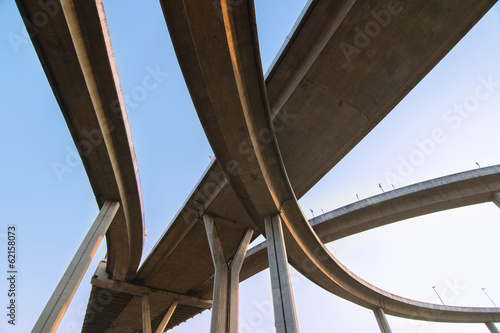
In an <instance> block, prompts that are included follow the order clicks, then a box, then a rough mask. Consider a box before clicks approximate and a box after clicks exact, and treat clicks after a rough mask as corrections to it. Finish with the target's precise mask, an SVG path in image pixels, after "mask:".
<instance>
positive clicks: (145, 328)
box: [142, 294, 152, 333]
mask: <svg viewBox="0 0 500 333" xmlns="http://www.w3.org/2000/svg"><path fill="white" fill-rule="evenodd" d="M142 332H143V333H152V332H151V310H150V307H149V295H148V294H144V295H142Z"/></svg>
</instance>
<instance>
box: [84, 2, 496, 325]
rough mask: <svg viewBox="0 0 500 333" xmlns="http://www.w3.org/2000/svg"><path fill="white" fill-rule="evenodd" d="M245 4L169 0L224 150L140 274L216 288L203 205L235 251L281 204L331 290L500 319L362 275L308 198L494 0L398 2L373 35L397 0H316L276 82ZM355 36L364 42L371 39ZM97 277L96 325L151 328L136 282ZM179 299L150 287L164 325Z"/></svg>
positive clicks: (433, 311) (159, 283) (461, 316)
mask: <svg viewBox="0 0 500 333" xmlns="http://www.w3.org/2000/svg"><path fill="white" fill-rule="evenodd" d="M245 4H246V2H243V5H242V6H234V7H229V8H226V10H222V13H223V14H224V15H223V18H224V20H225V21H224V22H222V21H221V19H220V17H219V15H218V14H220V13H217V10H216V9H214V6H213V3H212V2H210V1H207V2H203V1H201V2H199V3H196V4H195V3H193V2H185V3H183V2H182V1H164V2H162V8H163V11H164V15H165V19H166V21H167V25H168V28H169V31H170V34H171V37H172V42H173V44H174V47H175V50H176V54H177V56H178V59H179V63H180V66H181V69H182V71H183V74H184V77H185V79H186V82H187V85H188V88H189V90H190V93H191V97H192V99H193V103H194V105H195V107H196V109H197V112H198V115H199V117H200V120H201V123H202V125H203V127H204V130H205V132H206V133H207V137H208V138H209V141H210V143H211V145H212V148H213V150H214V152H215V154H216V156H217V161H216V162H214V163H213V164H212V165H211V166H210V167H209V169H208V170H207V172H206V173H205V175H204V176H203V177H202V179H201V180H200V182H199V184H198V185H197V186H196V188H195V190H194V191H193V193H192V195H191V196H190V197H189V198H188V200H187V201H186V203H185V205H184V207H183V208H182V209H181V210H180V212H179V213H178V215H177V216H176V217H175V218H174V220H173V222H172V224H171V225H170V227H169V228H168V230H167V231H166V232H165V234H164V235H163V236H162V238H161V240H160V241H159V242H158V243H157V244H156V246H155V248H154V250H153V252H152V253H151V254H150V255H149V257H148V258H147V259H146V261H145V262H144V264H143V265H142V266H141V268H140V269H139V271H138V273H137V277H136V279H135V280H133V281H131V283H132V284H138V285H141V286H143V287H146V288H150V289H149V290H150V291H151V293H152V295H154V292H155V291H158V292H159V291H162V290H168V291H170V292H175V293H179V294H182V295H189V296H193V297H198V298H199V299H200V300H203V299H211V298H212V293H213V278H214V277H213V274H214V268H213V264H212V260H211V254H210V249H209V244H208V242H207V240H206V232H205V227H204V225H203V223H202V222H201V219H202V217H204V216H207V215H208V216H211V217H213V218H214V220H215V223H216V225H217V230H218V233H219V237H220V241H221V246H222V249H223V252H224V254H225V257H226V259H227V260H228V261H230V260H231V258H233V256H234V254H235V252H236V250H237V247H238V244H239V243H240V240H241V239H242V238H243V235H244V234H245V232H246V230H247V229H248V228H250V229H254V230H257V233H259V232H260V233H263V234H265V232H266V231H265V225H264V220H265V218H266V216H272V215H275V214H278V213H279V214H280V216H281V219H282V220H283V221H284V223H283V228H284V233H285V242H286V246H287V251H288V258H289V260H290V263H291V264H292V265H293V266H294V267H295V268H297V269H298V270H299V271H300V272H302V273H303V274H304V275H305V276H307V277H308V278H309V279H311V280H312V281H314V282H315V283H317V284H318V285H320V286H322V287H323V288H325V289H326V290H328V291H330V292H333V293H335V294H337V295H339V296H341V297H344V298H346V299H348V300H351V301H353V302H355V303H357V304H359V305H362V306H365V307H368V308H371V309H375V308H380V307H382V308H383V309H384V311H385V312H386V313H388V314H393V315H397V316H402V317H407V318H415V319H423V320H436V321H453V322H464V321H465V322H486V321H497V320H499V318H500V312H499V310H498V309H489V308H484V309H472V308H459V307H444V306H439V305H434V304H425V303H421V302H415V301H412V300H408V299H404V298H401V297H398V296H395V295H392V294H389V293H387V292H384V291H382V290H380V289H377V288H376V287H373V286H371V285H369V284H368V283H366V282H364V281H362V280H360V279H359V278H358V277H356V276H354V275H353V274H352V273H350V272H349V271H347V270H346V269H345V268H344V267H343V266H342V265H341V264H340V263H338V262H337V261H336V260H335V258H333V257H332V256H331V254H330V253H329V252H328V251H327V250H326V249H325V248H324V246H323V245H322V243H321V241H320V240H319V239H318V238H317V236H316V235H315V234H314V232H313V231H312V229H311V227H310V225H309V224H308V223H307V221H306V219H305V218H304V216H303V214H302V212H301V211H300V208H299V207H298V205H297V203H296V200H295V198H300V197H301V196H302V195H303V194H304V193H305V192H307V190H308V189H310V188H311V187H312V186H313V185H314V184H315V183H316V182H317V181H318V180H319V179H320V178H321V177H322V176H323V175H324V174H325V173H326V172H327V171H328V170H330V169H331V168H332V167H333V166H334V165H335V164H336V163H337V162H338V161H339V160H340V159H341V158H342V157H343V156H345V154H347V153H348V151H349V150H350V149H352V147H354V146H355V145H356V144H357V143H358V142H359V140H361V139H362V138H363V137H364V136H365V135H366V134H367V133H368V132H369V131H370V130H371V129H372V128H373V127H374V126H375V125H376V124H377V123H378V122H379V121H380V120H381V119H382V118H383V117H384V116H385V115H386V114H387V113H388V112H390V111H391V110H392V109H393V107H394V106H395V105H396V104H397V103H398V102H399V101H400V100H401V99H402V98H403V97H404V96H405V95H406V94H407V93H408V91H410V90H411V89H412V88H413V87H414V86H415V85H416V84H417V83H418V81H419V80H420V79H421V78H422V77H423V76H425V74H426V73H428V71H429V70H430V69H432V67H434V66H435V64H436V63H437V62H438V61H439V60H440V59H441V58H442V57H443V56H444V55H445V54H446V53H447V52H448V51H449V50H450V49H451V48H452V47H453V45H455V44H456V43H457V42H458V40H459V39H460V38H461V37H462V36H463V35H464V34H465V33H466V32H467V31H468V30H469V29H470V28H471V27H472V26H473V24H474V23H475V22H477V20H478V19H479V18H480V17H481V16H482V15H483V14H484V13H485V12H486V11H487V9H488V8H490V6H492V5H493V2H489V1H485V2H476V1H474V2H463V3H461V4H460V6H457V4H456V3H455V2H440V3H439V4H436V3H429V2H423V1H422V2H419V1H412V2H411V3H408V4H406V5H405V6H407V7H405V8H403V9H402V10H401V8H399V9H397V10H396V9H394V8H391V9H390V10H392V12H391V13H393V14H390V21H391V22H390V25H387V26H386V27H381V29H380V31H378V34H377V35H376V36H374V35H373V34H372V37H369V42H366V41H365V42H366V43H365V44H362V43H360V42H359V39H358V38H360V37H357V36H358V34H359V32H358V31H359V29H363V28H364V27H366V26H368V23H370V22H375V19H374V18H373V16H371V15H370V11H371V10H374V11H375V12H380V11H381V10H385V11H389V9H388V8H387V7H386V4H380V3H378V2H375V1H372V2H353V1H350V2H346V1H344V2H334V3H333V2H328V1H324V2H323V1H313V2H312V3H311V6H310V7H309V8H308V10H307V11H306V13H305V14H304V16H303V19H302V20H301V22H300V23H299V24H298V26H297V30H296V31H295V33H294V35H293V36H292V38H291V41H290V43H289V44H288V45H287V47H285V49H284V50H283V52H282V54H281V56H280V58H279V59H278V60H277V61H276V63H275V66H274V67H273V69H272V70H271V72H270V74H269V76H268V77H267V79H266V81H265V83H264V80H263V78H262V69H261V68H260V59H259V54H258V44H257V38H256V33H255V30H254V27H255V21H254V17H253V10H252V8H251V6H250V7H247V6H246V5H245ZM222 8H224V4H222ZM395 13H397V14H395ZM216 15H217V16H216ZM207 17H208V18H207ZM437 18H439V24H436V20H437ZM223 23H225V24H226V25H225V26H224V24H223ZM225 27H226V29H229V30H225ZM356 28H358V29H356ZM357 42H358V43H357ZM343 43H345V44H343ZM347 44H349V45H350V46H352V47H353V48H354V47H356V45H357V50H354V49H353V48H349V46H346V45H347ZM349 50H350V51H351V52H349ZM358 51H359V52H358ZM368 51H369V52H368ZM235 73H237V74H235ZM271 120H272V124H271ZM277 143H279V147H278V145H277ZM285 167H286V171H285ZM288 180H289V182H288ZM255 234H256V233H255ZM318 258H322V260H318ZM264 261H265V260H264ZM261 263H262V261H261ZM245 267H246V264H244V268H243V269H242V273H241V275H242V277H244V275H245ZM96 275H97V276H98V277H97V278H95V279H93V284H94V285H95V286H96V287H95V288H94V290H93V294H92V295H91V300H90V303H89V311H88V313H89V315H90V316H91V317H94V318H92V319H93V320H90V319H89V320H86V321H85V323H84V331H88V332H90V331H99V330H100V331H104V330H106V329H109V330H108V331H110V332H111V331H114V330H115V331H120V329H121V328H125V327H129V328H130V327H135V328H136V329H137V330H140V317H141V313H140V312H141V299H140V298H139V297H135V296H134V294H132V293H130V294H129V295H128V296H126V295H125V294H126V293H123V292H120V288H122V290H123V288H126V287H125V286H124V285H123V284H114V285H113V283H111V282H110V281H109V280H108V279H106V277H103V278H101V275H100V274H98V272H97V274H96ZM103 288H108V289H109V290H115V294H114V295H118V296H117V297H114V298H113V299H112V300H111V303H110V304H109V305H103V307H104V310H103V311H101V312H99V313H96V312H95V311H92V308H93V307H94V306H95V307H99V306H101V304H99V302H98V299H97V296H98V294H99V292H102V291H103V290H106V289H103ZM137 295H138V294H136V296H137ZM115 298H116V299H118V300H119V301H117V303H114V299H115ZM174 301H177V300H175V299H174V298H171V299H170V300H169V299H168V298H165V297H163V298H162V297H154V299H153V298H151V299H150V303H149V304H150V311H151V318H152V320H153V329H154V328H155V327H156V326H157V325H158V323H159V322H160V320H161V319H162V317H163V315H164V314H165V313H166V312H167V309H168V308H169V307H170V305H171V303H172V302H174ZM181 303H182V302H179V304H181ZM118 307H121V308H120V310H119V311H116V309H117V308H118ZM108 308H109V309H111V308H113V309H114V310H115V311H116V312H115V313H111V312H110V311H109V312H108V310H107V309H108ZM178 311H179V312H178ZM190 311H191V313H189V312H190ZM201 311H203V308H201V307H199V308H196V307H191V308H188V307H186V306H184V307H182V308H179V306H178V307H177V310H175V311H174V316H173V317H172V319H171V320H170V322H169V323H168V325H167V329H168V328H171V327H173V326H175V325H177V324H178V323H179V322H181V321H183V320H186V319H187V318H189V317H190V316H191V315H194V314H196V313H198V312H201ZM176 312H178V316H176ZM98 320H101V321H98ZM101 325H102V326H101Z"/></svg>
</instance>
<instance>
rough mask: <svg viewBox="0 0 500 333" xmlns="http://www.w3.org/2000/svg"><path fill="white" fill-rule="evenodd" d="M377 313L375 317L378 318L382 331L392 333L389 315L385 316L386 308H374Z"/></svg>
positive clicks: (382, 332)
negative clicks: (388, 319)
mask: <svg viewBox="0 0 500 333" xmlns="http://www.w3.org/2000/svg"><path fill="white" fill-rule="evenodd" d="M373 313H375V318H377V323H378V327H380V332H381V333H392V330H391V327H390V326H389V322H388V321H387V317H386V316H385V313H384V310H382V308H376V309H375V310H373Z"/></svg>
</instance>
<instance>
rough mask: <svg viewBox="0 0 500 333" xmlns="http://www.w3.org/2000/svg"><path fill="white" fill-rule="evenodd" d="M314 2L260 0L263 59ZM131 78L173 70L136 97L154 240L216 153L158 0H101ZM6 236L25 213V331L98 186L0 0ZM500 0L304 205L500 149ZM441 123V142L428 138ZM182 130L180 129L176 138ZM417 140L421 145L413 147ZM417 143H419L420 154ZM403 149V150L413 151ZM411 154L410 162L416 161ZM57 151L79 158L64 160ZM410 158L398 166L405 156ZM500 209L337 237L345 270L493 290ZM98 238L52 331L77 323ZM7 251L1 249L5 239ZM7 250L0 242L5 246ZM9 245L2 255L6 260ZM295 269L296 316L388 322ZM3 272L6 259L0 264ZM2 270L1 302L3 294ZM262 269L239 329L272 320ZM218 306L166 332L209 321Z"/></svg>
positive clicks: (266, 325) (490, 156)
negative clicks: (475, 102)
mask: <svg viewBox="0 0 500 333" xmlns="http://www.w3.org/2000/svg"><path fill="white" fill-rule="evenodd" d="M304 4H305V1H304V0H301V1H291V0H288V1H285V0H274V1H264V0H257V1H256V10H257V19H258V29H259V38H260V43H261V52H262V62H263V68H264V69H267V68H268V67H269V65H270V64H271V62H272V60H273V58H274V57H275V55H276V53H277V52H278V50H279V49H280V47H281V45H282V43H283V41H284V40H285V38H286V36H287V35H288V33H289V32H290V29H291V28H292V26H293V24H294V22H295V20H296V19H297V17H298V15H299V13H300V12H301V10H302V8H303V6H304ZM105 10H106V15H107V19H108V25H109V29H110V34H111V39H112V43H113V49H114V53H115V58H116V62H117V67H118V72H119V75H120V81H121V85H122V90H123V92H124V94H125V95H131V93H132V92H133V91H134V88H135V87H137V86H138V85H139V86H140V85H141V84H142V79H143V78H144V76H145V75H146V74H147V71H148V68H157V67H158V66H159V68H160V69H161V70H162V71H164V72H168V76H166V77H165V78H164V79H163V80H162V81H161V82H159V84H158V86H157V88H156V89H154V90H152V91H148V94H147V96H146V97H145V98H144V99H140V100H139V99H137V98H136V99H134V98H133V96H131V97H132V98H131V102H130V103H129V105H127V111H128V116H129V120H130V127H131V131H132V137H133V141H134V145H135V151H136V155H137V161H138V165H139V172H140V176H141V183H142V191H143V196H144V206H145V216H146V225H147V226H148V239H147V243H148V246H153V245H154V244H155V243H156V241H157V240H158V237H159V236H160V235H161V234H162V233H163V231H164V230H165V228H166V227H167V226H168V224H169V223H170V221H171V219H172V218H173V216H174V215H175V213H176V212H177V210H178V209H179V207H180V205H181V204H182V202H183V201H184V200H185V198H186V197H187V195H188V194H189V192H190V191H191V189H192V187H193V186H194V185H195V183H196V181H197V180H198V179H199V177H200V176H201V175H202V172H203V171H204V170H205V168H206V167H207V165H208V164H209V162H210V159H209V155H212V152H211V149H210V147H209V145H208V142H207V140H206V138H205V135H204V133H203V131H202V129H201V126H200V124H199V121H198V118H197V116H196V112H195V110H194V108H193V105H192V103H191V100H190V98H189V94H188V92H187V89H186V86H185V83H184V80H183V78H182V75H181V73H180V70H179V67H178V64H177V60H176V58H175V55H174V52H173V49H172V46H171V42H170V38H169V35H168V31H167V28H166V25H165V21H164V18H163V15H162V13H161V9H160V6H159V2H158V1H151V2H139V1H135V2H132V1H128V2H117V1H115V2H112V1H107V2H105ZM0 15H1V19H0V50H1V53H0V57H1V59H0V75H1V76H0V96H1V100H2V112H0V151H1V153H2V160H1V161H2V163H1V164H0V175H1V191H0V202H1V206H0V207H1V209H0V249H2V251H6V250H5V246H6V243H5V234H6V230H7V226H9V225H12V224H14V225H16V226H17V227H18V233H19V236H18V251H19V252H18V254H19V259H18V270H19V281H18V289H19V297H18V305H19V308H18V325H17V326H16V327H15V328H14V329H13V328H12V327H11V326H8V325H7V323H6V318H5V316H4V315H3V314H2V315H1V316H0V318H3V319H2V320H0V332H27V331H30V330H31V328H32V326H33V324H34V323H35V321H36V319H37V318H38V315H39V314H40V313H41V311H42V309H43V307H44V306H45V304H46V302H47V300H48V299H49V297H50V295H51V293H52V291H53V290H54V288H55V286H56V285H57V283H58V281H59V279H60V277H61V276H62V274H63V272H64V271H65V269H66V267H67V265H68V264H69V262H70V260H71V258H72V256H73V254H74V253H75V251H76V249H77V248H78V246H79V244H80V242H81V240H82V239H83V237H84V235H85V234H86V232H87V230H88V228H89V226H90V225H91V223H92V222H93V220H94V218H95V216H96V215H97V213H98V210H97V205H96V202H95V199H94V197H93V193H92V189H91V187H90V184H89V182H88V178H87V176H86V174H85V171H84V169H83V166H82V164H81V161H80V160H79V158H77V157H75V153H76V149H75V147H74V144H73V141H72V139H71V137H70V134H69V131H68V128H67V126H66V124H65V122H64V119H63V117H62V114H61V112H60V110H59V107H58V105H57V103H56V101H55V98H54V96H53V93H52V91H51V89H50V86H49V85H48V83H47V79H46V77H45V75H44V73H43V70H42V67H41V65H40V63H39V60H38V58H37V56H36V54H35V52H34V49H33V46H32V44H31V42H30V41H29V40H28V39H27V38H26V30H25V28H24V25H23V23H22V20H21V17H20V15H19V12H18V10H17V8H16V6H15V5H14V4H13V1H0ZM498 36H500V8H499V7H498V5H497V6H495V7H494V8H493V9H492V10H491V11H490V12H489V13H488V14H487V15H486V16H485V17H484V18H483V20H482V21H481V22H480V23H479V24H478V25H477V26H476V27H475V28H474V29H473V30H472V31H471V32H470V33H469V34H468V35H467V36H466V37H465V38H464V39H463V41H462V42H461V43H460V44H459V45H457V46H456V47H455V48H454V49H453V50H452V52H451V53H450V54H449V55H448V56H447V57H446V58H445V59H444V60H443V61H442V62H441V63H440V64H439V65H438V66H437V67H436V68H435V69H434V70H433V71H432V72H431V73H430V74H429V75H428V76H427V77H426V78H425V79H424V80H423V81H422V82H421V84H419V85H418V86H417V88H416V89H415V90H414V91H412V92H411V93H410V94H409V95H408V97H407V98H405V100H404V101H402V102H401V103H400V104H399V105H398V106H397V108H396V109H395V110H394V111H393V112H392V113H391V114H390V115H389V116H388V117H386V119H384V120H383V121H382V123H381V124H380V125H379V126H377V128H375V129H374V130H373V131H372V132H371V133H370V134H369V135H368V136H367V137H366V139H364V140H363V141H362V142H361V143H360V144H359V145H358V146H357V147H356V148H355V149H354V150H353V151H352V152H351V153H350V154H349V155H348V156H347V157H346V158H345V159H344V160H342V161H341V162H340V163H339V164H338V165H337V166H336V167H335V168H334V169H333V170H332V171H331V172H330V173H329V174H328V175H327V176H325V177H324V178H323V179H322V180H321V181H320V182H319V183H318V184H317V185H316V186H315V187H314V188H313V189H312V190H311V191H310V192H309V193H308V194H307V195H306V196H305V197H304V198H302V199H301V205H302V207H303V210H304V211H305V212H306V214H307V215H308V216H309V217H310V216H311V213H310V209H312V210H313V211H314V213H315V215H317V214H319V213H321V210H324V211H325V212H327V211H329V210H332V209H335V208H338V207H341V206H343V205H345V204H349V203H351V202H353V201H355V200H356V194H358V195H359V196H360V197H361V198H366V197H368V196H371V195H375V194H378V193H380V189H379V187H378V184H379V183H380V184H381V185H382V186H383V188H384V189H390V188H391V187H392V186H391V184H393V185H395V186H396V187H401V186H405V185H409V184H412V183H415V182H419V181H422V180H427V179H431V178H435V177H438V176H443V175H447V174H450V173H454V172H460V171H464V170H469V169H473V168H476V167H477V166H476V162H478V163H479V164H480V165H481V166H487V165H494V164H500V154H499V153H500V151H499V147H498V143H499V142H500V131H499V130H498V126H499V124H500V110H499V107H500V66H499V64H498V59H500V43H499V37H498ZM483 79H491V80H492V81H493V82H499V85H498V86H496V87H495V88H494V91H493V92H492V93H491V94H490V96H489V97H488V98H486V99H485V100H481V101H480V104H479V106H478V108H477V109H475V111H474V112H471V113H470V115H467V116H460V118H457V115H456V114H454V113H451V111H448V110H450V109H451V110H453V107H454V105H455V104H461V103H464V101H466V100H467V98H468V97H470V96H473V94H474V91H475V88H476V87H478V85H480V84H481V82H482V81H481V80H483ZM435 130H440V131H441V133H442V134H441V140H440V142H435V145H434V146H433V148H432V149H431V150H430V151H427V152H425V151H424V152H422V148H420V147H421V143H422V142H427V141H426V140H429V139H432V138H433V136H432V133H433V131H435ZM173 138H175V140H174V139H173ZM419 151H420V152H421V153H419ZM419 156H420V157H421V156H423V158H422V157H421V158H420V159H419V158H418V157H419ZM405 161H406V162H405ZM410 161H413V162H415V163H413V164H411V162H410ZM54 163H61V164H64V165H67V166H68V167H69V169H70V170H71V171H70V172H67V173H64V174H62V175H61V174H59V175H58V174H57V173H56V172H55V171H54V167H53V166H54ZM408 163H410V164H411V166H410V167H407V169H404V170H405V172H403V173H401V172H400V171H398V170H403V169H401V168H402V167H401V165H402V164H405V165H407V164H408ZM499 237H500V210H499V209H498V208H497V207H496V206H494V205H493V204H491V203H489V204H484V205H478V206H474V207H467V208H461V209H457V210H453V211H448V212H442V213H438V214H432V215H429V216H424V217H420V218H417V219H412V220H408V221H403V222H400V223H396V224H393V225H390V226H386V227H382V228H379V229H376V230H371V231H369V232H365V233H362V234H359V235H355V236H351V237H348V238H345V239H342V240H340V241H337V242H334V243H331V244H330V245H329V248H330V249H331V251H332V252H333V254H334V255H335V256H337V257H338V258H339V259H340V260H341V261H342V262H344V264H346V265H347V266H348V268H349V269H350V270H352V271H353V272H354V273H356V274H358V275H359V276H361V277H362V278H364V279H366V280H367V281H368V282H370V283H373V284H375V285H377V286H379V287H381V288H383V289H385V290H387V291H389V292H393V293H395V294H399V295H401V296H406V297H410V298H414V299H417V300H421V301H428V302H435V303H439V300H438V299H437V297H436V295H435V294H434V291H433V290H432V286H436V289H437V290H438V292H440V294H441V295H442V296H443V298H445V302H446V303H447V304H450V305H469V306H491V305H492V304H491V302H490V301H489V300H488V299H487V298H486V296H485V295H484V294H483V292H482V291H481V288H483V287H484V288H486V290H487V292H488V294H489V295H490V296H491V297H492V298H493V300H494V301H495V302H496V303H497V304H500V284H499V283H498V276H499V275H500V265H499V264H498V258H497V256H498V244H499ZM104 252H105V244H104V243H103V244H102V245H101V247H100V250H99V252H98V253H97V255H96V258H95V260H94V262H93V263H92V264H91V266H90V268H89V272H88V273H87V275H86V276H85V278H84V279H83V282H82V284H81V286H80V289H79V290H78V292H77V293H76V295H75V298H74V300H73V303H72V304H71V306H70V307H69V309H68V312H67V314H66V317H65V319H64V320H63V322H62V324H61V326H60V328H59V331H58V332H79V331H80V329H81V325H82V321H83V315H84V313H85V309H86V305H87V300H88V296H89V292H90V283H89V282H90V277H91V275H92V274H93V272H94V270H95V268H96V265H97V261H98V260H100V259H101V258H102V257H103V256H104ZM3 253H4V254H5V253H6V252H3ZM4 257H6V255H3V256H2V258H4ZM6 265H7V262H6V259H5V258H4V259H2V260H0V271H3V272H6V270H7V269H6ZM292 273H293V274H292V275H293V277H294V292H295V298H296V303H297V314H298V320H299V325H300V328H301V331H302V332H367V333H371V332H379V330H378V327H377V324H376V321H375V318H374V316H373V314H372V313H371V311H369V310H366V309H364V308H360V307H358V306H356V305H353V304H350V303H349V302H347V301H344V300H342V299H339V298H338V297H336V296H333V295H330V294H327V293H326V292H324V291H323V290H322V289H320V288H318V287H316V286H314V285H312V284H311V283H309V282H308V281H307V280H306V279H305V278H303V277H301V276H300V275H299V274H298V273H296V272H292ZM5 274H6V273H5ZM6 290H7V283H6V279H0V308H4V305H5V306H6V302H7V296H6ZM270 300H271V296H270V282H269V272H268V271H267V270H266V271H264V272H262V273H260V274H258V275H257V276H255V277H253V278H251V279H249V280H248V281H245V282H244V283H242V284H241V295H240V322H241V324H242V329H241V332H242V333H247V332H256V333H257V332H258V333H263V332H266V333H267V332H272V331H273V329H274V325H273V315H272V312H270V311H269V310H270V309H269V304H270ZM209 318H210V312H209V311H206V312H205V313H203V314H202V315H200V316H197V317H196V318H195V319H193V320H191V321H189V322H188V323H186V324H183V325H181V326H180V327H178V328H176V329H174V330H173V331H172V332H174V333H180V332H208V331H209ZM389 322H390V324H391V325H392V329H393V331H394V332H403V333H413V332H426V333H437V332H439V333H442V332H488V331H487V329H486V327H485V326H484V325H464V324H461V325H453V324H434V323H422V322H415V321H410V320H403V319H398V318H394V317H389Z"/></svg>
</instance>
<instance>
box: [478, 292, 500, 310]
mask: <svg viewBox="0 0 500 333" xmlns="http://www.w3.org/2000/svg"><path fill="white" fill-rule="evenodd" d="M485 289H486V288H481V290H482V291H483V292H484V294H485V295H486V297H488V298H489V299H490V301H491V303H493V305H494V306H495V308H498V306H497V305H496V304H495V302H493V300H492V299H491V297H490V295H488V293H487V292H486V290H485Z"/></svg>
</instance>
